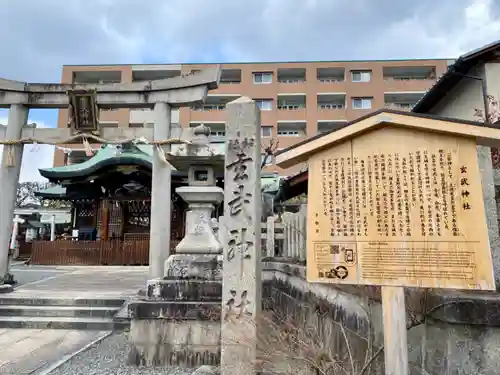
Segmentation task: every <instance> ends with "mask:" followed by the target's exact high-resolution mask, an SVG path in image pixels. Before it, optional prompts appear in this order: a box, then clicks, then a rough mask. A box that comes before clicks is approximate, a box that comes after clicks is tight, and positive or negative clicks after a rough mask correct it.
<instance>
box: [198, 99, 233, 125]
mask: <svg viewBox="0 0 500 375" xmlns="http://www.w3.org/2000/svg"><path fill="white" fill-rule="evenodd" d="M238 97H239V95H231V96H227V95H220V94H219V95H216V94H213V95H208V96H207V99H206V101H205V103H204V104H202V105H200V106H197V107H193V108H191V121H201V122H203V121H216V122H217V121H219V122H225V121H226V120H227V119H226V116H227V114H226V105H227V103H229V102H232V101H233V100H235V99H237V98H238Z"/></svg>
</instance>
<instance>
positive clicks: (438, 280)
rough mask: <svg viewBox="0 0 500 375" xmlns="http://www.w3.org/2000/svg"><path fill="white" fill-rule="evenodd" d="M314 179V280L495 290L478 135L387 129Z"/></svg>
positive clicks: (350, 148) (333, 154)
mask: <svg viewBox="0 0 500 375" xmlns="http://www.w3.org/2000/svg"><path fill="white" fill-rule="evenodd" d="M309 175H310V176H321V177H320V178H317V179H310V180H309V191H308V196H309V202H308V237H307V238H308V245H307V246H308V259H307V266H308V270H307V277H308V280H309V281H311V282H326V283H343V284H360V285H398V286H408V287H427V288H437V287H439V288H456V289H482V290H494V289H495V284H494V279H493V271H492V262H491V254H490V249H489V243H488V234H487V227H486V217H485V212H484V203H483V193H482V188H481V177H480V173H479V168H478V161H477V154H476V143H475V140H474V139H471V138H464V137H456V136H450V135H440V134H430V133H428V132H423V131H421V130H412V129H403V128H396V127H386V128H383V129H378V130H374V131H372V132H369V133H365V134H363V135H360V136H358V137H356V138H353V139H349V140H346V141H344V142H342V143H340V144H338V145H334V146H333V147H331V148H329V149H327V150H325V151H321V152H319V153H317V154H315V155H313V156H312V157H311V158H310V159H309Z"/></svg>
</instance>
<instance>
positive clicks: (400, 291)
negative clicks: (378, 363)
mask: <svg viewBox="0 0 500 375" xmlns="http://www.w3.org/2000/svg"><path fill="white" fill-rule="evenodd" d="M382 312H383V316H384V320H383V322H384V356H385V358H384V359H385V374H386V375H408V374H409V372H408V350H407V346H408V342H407V333H406V309H405V291H404V288H403V287H401V286H383V287H382Z"/></svg>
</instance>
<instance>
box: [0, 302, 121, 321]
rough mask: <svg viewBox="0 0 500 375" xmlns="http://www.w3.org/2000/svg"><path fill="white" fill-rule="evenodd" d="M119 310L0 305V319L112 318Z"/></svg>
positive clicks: (113, 308)
mask: <svg viewBox="0 0 500 375" xmlns="http://www.w3.org/2000/svg"><path fill="white" fill-rule="evenodd" d="M119 310H120V307H107V306H50V305H0V317H2V316H24V317H36V316H45V317H70V318H71V317H73V318H83V317H93V318H113V317H114V316H115V315H116V314H117V313H118V311H119Z"/></svg>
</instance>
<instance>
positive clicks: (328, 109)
mask: <svg viewBox="0 0 500 375" xmlns="http://www.w3.org/2000/svg"><path fill="white" fill-rule="evenodd" d="M316 102H317V108H318V119H319V120H330V119H335V120H339V119H342V120H343V119H345V115H346V112H345V110H346V94H345V93H321V94H318V95H317V99H316Z"/></svg>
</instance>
